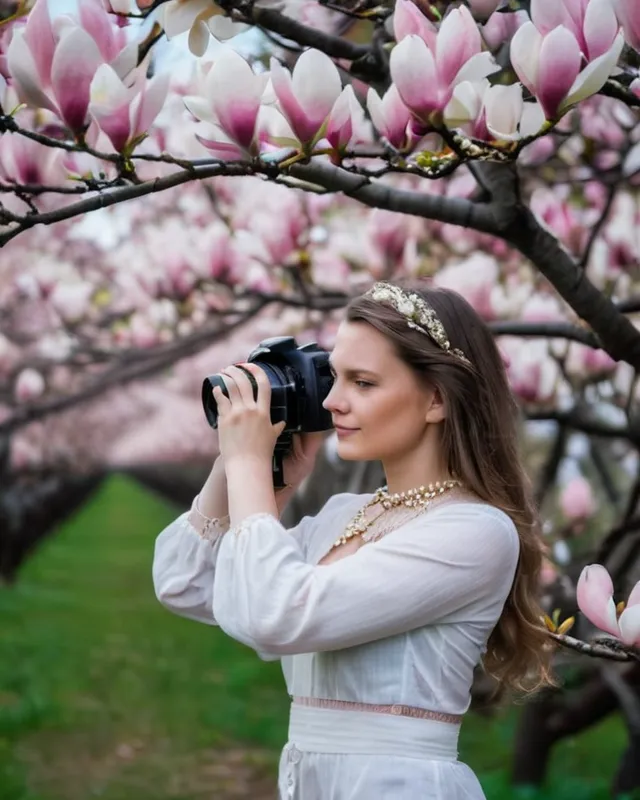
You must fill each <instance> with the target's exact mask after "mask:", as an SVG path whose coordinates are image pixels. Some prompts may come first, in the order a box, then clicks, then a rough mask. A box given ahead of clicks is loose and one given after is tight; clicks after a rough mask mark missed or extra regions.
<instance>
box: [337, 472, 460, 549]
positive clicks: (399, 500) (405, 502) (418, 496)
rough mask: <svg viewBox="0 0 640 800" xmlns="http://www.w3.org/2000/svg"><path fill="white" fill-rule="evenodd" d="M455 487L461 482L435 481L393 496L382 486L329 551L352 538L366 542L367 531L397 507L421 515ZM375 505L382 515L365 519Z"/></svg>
mask: <svg viewBox="0 0 640 800" xmlns="http://www.w3.org/2000/svg"><path fill="white" fill-rule="evenodd" d="M456 486H462V484H461V482H460V481H457V480H448V481H442V482H441V481H437V482H436V483H430V484H429V485H428V486H420V487H419V488H417V489H409V491H407V492H396V493H395V494H389V491H388V489H387V487H386V486H382V487H381V488H380V489H378V490H377V491H376V493H375V494H374V496H373V497H372V498H371V500H369V502H368V503H366V504H365V505H364V506H363V507H362V508H361V509H360V511H358V513H357V514H356V515H355V517H354V518H353V519H352V520H351V522H350V523H349V524H348V525H347V527H346V528H345V529H344V532H343V533H342V535H341V536H340V537H339V538H338V539H337V540H336V541H335V542H334V543H333V545H332V546H331V550H333V549H334V548H336V547H339V546H340V545H343V544H346V543H347V542H348V541H349V540H350V539H353V537H354V536H361V537H362V538H363V539H364V540H365V541H367V540H368V539H367V536H366V532H367V530H368V529H369V528H370V527H371V526H372V525H373V523H374V522H376V520H378V519H380V517H381V516H382V515H383V514H384V513H385V511H388V510H389V509H392V508H397V507H399V506H405V507H406V508H412V509H413V508H415V509H416V512H417V514H421V513H422V512H423V511H426V510H427V508H428V507H429V504H430V502H431V501H432V500H433V499H434V498H435V497H439V496H440V495H442V494H444V493H445V492H446V491H449V490H450V489H455V487H456ZM377 503H379V504H380V505H381V506H382V508H383V511H382V513H381V514H378V516H377V517H374V518H373V519H367V517H366V512H367V509H368V508H371V506H374V505H376V504H377ZM417 514H416V516H417Z"/></svg>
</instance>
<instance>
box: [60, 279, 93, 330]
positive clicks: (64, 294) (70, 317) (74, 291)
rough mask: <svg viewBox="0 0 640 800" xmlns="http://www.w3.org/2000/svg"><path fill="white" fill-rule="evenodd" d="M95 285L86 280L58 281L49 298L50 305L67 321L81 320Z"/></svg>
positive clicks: (87, 308) (88, 305)
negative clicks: (74, 281) (73, 281)
mask: <svg viewBox="0 0 640 800" xmlns="http://www.w3.org/2000/svg"><path fill="white" fill-rule="evenodd" d="M94 291H95V287H94V286H92V284H91V283H89V282H88V281H83V282H80V281H78V282H77V283H58V284H57V285H56V286H55V288H54V289H53V291H52V292H51V295H50V297H49V300H50V302H51V305H52V306H53V308H55V310H56V311H57V312H58V314H60V316H61V317H62V319H64V320H65V322H68V323H74V322H78V321H79V320H81V319H82V318H83V317H84V316H85V314H86V313H87V311H88V310H89V307H90V302H91V297H92V295H93V293H94Z"/></svg>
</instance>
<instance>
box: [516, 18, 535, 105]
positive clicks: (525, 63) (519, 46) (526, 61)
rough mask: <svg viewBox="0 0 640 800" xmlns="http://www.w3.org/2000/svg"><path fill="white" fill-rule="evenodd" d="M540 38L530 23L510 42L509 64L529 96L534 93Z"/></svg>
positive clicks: (519, 29)
mask: <svg viewBox="0 0 640 800" xmlns="http://www.w3.org/2000/svg"><path fill="white" fill-rule="evenodd" d="M541 47H542V36H541V35H540V33H539V32H538V30H537V29H536V27H535V25H534V24H533V23H531V22H525V23H524V25H522V26H521V27H520V28H518V30H517V31H516V32H515V34H514V36H513V39H512V40H511V49H510V53H511V64H512V66H513V69H514V70H515V72H516V75H517V76H518V77H519V78H520V81H521V82H522V83H523V84H524V86H526V88H527V89H528V90H529V91H530V92H531V94H535V93H536V89H535V87H536V84H537V83H538V68H539V64H540V48H541Z"/></svg>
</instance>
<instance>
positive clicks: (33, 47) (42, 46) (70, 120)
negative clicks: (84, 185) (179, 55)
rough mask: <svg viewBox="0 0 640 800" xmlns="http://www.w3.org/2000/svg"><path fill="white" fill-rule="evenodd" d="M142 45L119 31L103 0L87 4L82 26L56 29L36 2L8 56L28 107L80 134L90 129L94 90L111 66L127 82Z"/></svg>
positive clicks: (63, 21) (63, 22)
mask: <svg viewBox="0 0 640 800" xmlns="http://www.w3.org/2000/svg"><path fill="white" fill-rule="evenodd" d="M136 58H137V45H136V44H135V43H132V44H130V45H127V44H126V40H125V39H122V37H121V36H120V35H119V34H118V33H117V32H116V31H115V29H114V27H113V25H112V24H111V21H110V19H109V15H108V14H107V12H106V11H105V9H104V7H103V6H102V4H101V3H100V0H83V2H82V4H81V9H80V21H79V22H78V21H77V20H75V19H73V18H71V17H62V18H59V19H57V20H56V24H55V26H54V25H53V24H52V21H51V17H50V14H49V10H48V6H47V2H46V0H37V2H36V4H35V6H34V9H33V11H32V12H31V14H30V15H29V19H28V21H27V24H26V25H25V27H24V28H23V29H20V30H17V31H16V32H15V34H14V36H13V38H12V40H11V44H10V45H9V49H8V51H7V63H8V67H9V71H10V73H11V76H12V78H13V80H14V82H15V86H16V90H17V92H18V94H19V96H20V98H21V99H22V101H23V102H25V103H26V104H28V105H30V106H34V107H35V108H42V109H48V110H50V111H52V112H53V113H54V114H56V115H57V116H58V117H59V118H60V119H62V120H63V121H64V123H65V124H66V125H67V126H68V127H69V128H70V130H71V131H73V133H75V134H76V135H81V134H83V133H84V132H85V130H86V128H87V126H88V124H89V119H88V109H89V101H90V87H91V82H92V81H93V78H94V75H95V73H96V71H97V69H98V67H99V66H100V65H101V64H103V63H105V62H109V63H111V64H112V66H113V67H114V69H116V71H117V72H118V74H119V75H120V76H121V77H122V78H124V77H125V76H126V75H128V74H129V73H130V71H131V69H132V68H133V66H134V65H135V63H136Z"/></svg>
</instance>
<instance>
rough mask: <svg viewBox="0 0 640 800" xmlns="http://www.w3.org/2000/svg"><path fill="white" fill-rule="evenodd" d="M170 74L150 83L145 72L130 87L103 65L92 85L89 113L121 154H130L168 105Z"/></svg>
mask: <svg viewBox="0 0 640 800" xmlns="http://www.w3.org/2000/svg"><path fill="white" fill-rule="evenodd" d="M168 89H169V75H168V73H160V74H159V75H156V76H155V77H154V78H152V79H151V80H150V81H148V80H147V78H146V75H145V71H144V68H143V69H141V70H140V71H139V72H138V77H137V79H136V81H135V83H134V84H133V86H127V85H126V84H125V83H123V82H122V80H121V79H120V78H119V77H118V74H117V73H116V71H115V70H114V69H113V67H111V66H109V64H101V65H100V66H99V67H98V69H97V70H96V73H95V75H94V77H93V80H92V82H91V90H90V91H91V101H90V103H89V111H90V113H91V116H92V117H93V118H94V119H95V121H96V122H97V124H98V125H99V127H100V129H101V130H102V131H103V132H104V133H105V134H106V135H107V136H108V137H109V139H110V141H111V144H112V145H113V147H114V148H115V149H116V150H117V151H118V152H119V153H128V152H131V150H132V149H133V148H134V146H135V144H136V143H137V142H139V141H140V139H141V138H142V137H143V136H144V135H145V134H146V132H147V130H148V129H149V128H150V126H151V124H152V123H153V122H154V120H155V119H156V117H157V116H158V114H159V113H160V111H161V110H162V106H163V105H164V102H165V99H166V97H167V92H168Z"/></svg>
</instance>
